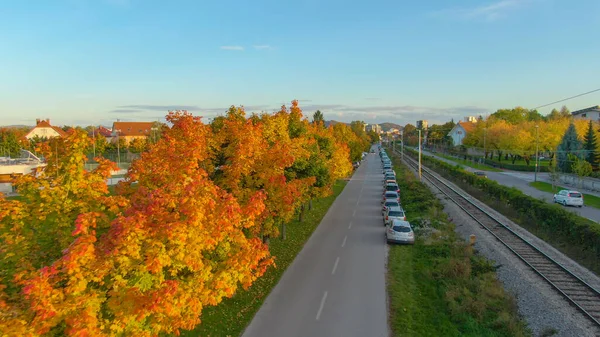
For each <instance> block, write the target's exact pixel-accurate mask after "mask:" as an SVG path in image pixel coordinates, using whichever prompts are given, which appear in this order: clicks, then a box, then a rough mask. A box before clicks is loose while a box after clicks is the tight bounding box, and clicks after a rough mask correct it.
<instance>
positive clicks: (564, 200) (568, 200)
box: [554, 190, 583, 207]
mask: <svg viewBox="0 0 600 337" xmlns="http://www.w3.org/2000/svg"><path fill="white" fill-rule="evenodd" d="M554 202H555V203H559V204H562V205H563V206H567V205H571V206H577V207H583V194H581V192H578V191H569V190H562V191H560V192H558V193H556V194H555V195H554Z"/></svg>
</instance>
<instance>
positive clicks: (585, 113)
mask: <svg viewBox="0 0 600 337" xmlns="http://www.w3.org/2000/svg"><path fill="white" fill-rule="evenodd" d="M571 115H572V116H573V118H575V119H586V120H589V121H595V122H598V121H600V105H596V106H593V107H589V108H586V109H581V110H577V111H573V112H572V113H571Z"/></svg>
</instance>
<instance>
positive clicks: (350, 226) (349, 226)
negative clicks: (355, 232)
mask: <svg viewBox="0 0 600 337" xmlns="http://www.w3.org/2000/svg"><path fill="white" fill-rule="evenodd" d="M350 228H352V221H350V224H349V225H348V229H350Z"/></svg>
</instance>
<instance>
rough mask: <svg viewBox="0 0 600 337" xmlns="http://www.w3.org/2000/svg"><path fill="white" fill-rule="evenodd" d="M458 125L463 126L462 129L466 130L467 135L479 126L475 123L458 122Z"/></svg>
mask: <svg viewBox="0 0 600 337" xmlns="http://www.w3.org/2000/svg"><path fill="white" fill-rule="evenodd" d="M458 124H460V126H462V128H463V129H465V131H466V132H467V133H468V132H472V131H474V130H475V128H476V127H477V124H476V123H473V122H458Z"/></svg>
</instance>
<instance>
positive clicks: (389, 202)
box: [381, 199, 401, 215]
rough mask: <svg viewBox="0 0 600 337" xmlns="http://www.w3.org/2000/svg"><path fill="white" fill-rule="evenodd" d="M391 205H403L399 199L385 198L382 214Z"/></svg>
mask: <svg viewBox="0 0 600 337" xmlns="http://www.w3.org/2000/svg"><path fill="white" fill-rule="evenodd" d="M389 207H401V206H400V203H399V202H398V199H385V202H384V203H383V206H381V215H384V214H385V211H387V209H388V208H389Z"/></svg>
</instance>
